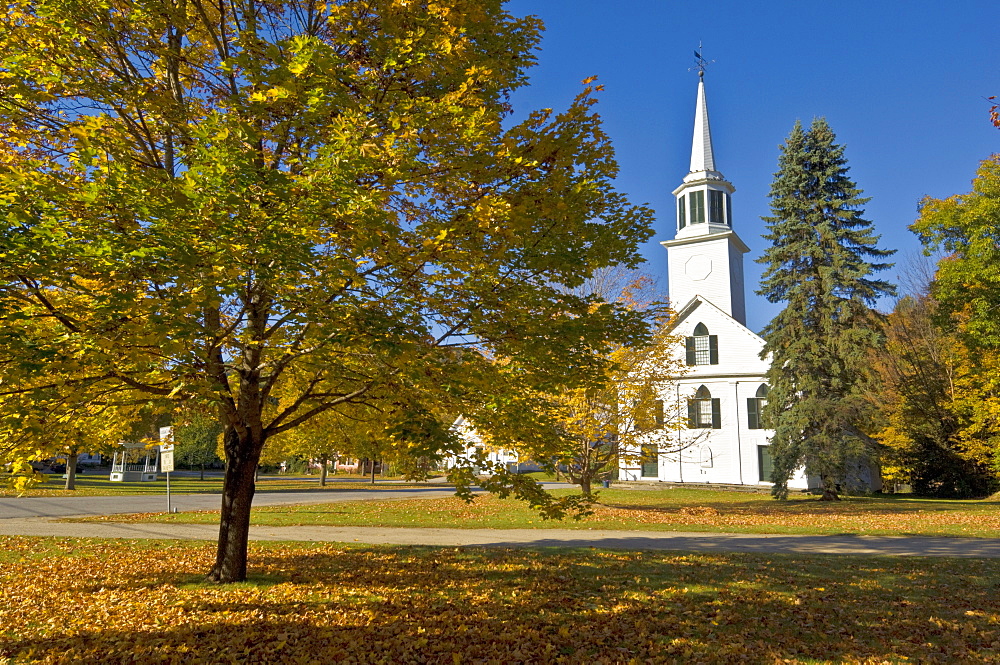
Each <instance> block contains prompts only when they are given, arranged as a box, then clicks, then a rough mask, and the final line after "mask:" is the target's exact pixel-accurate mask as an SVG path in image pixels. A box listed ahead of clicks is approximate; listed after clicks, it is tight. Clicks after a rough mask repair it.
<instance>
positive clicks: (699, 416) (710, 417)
mask: <svg viewBox="0 0 1000 665" xmlns="http://www.w3.org/2000/svg"><path fill="white" fill-rule="evenodd" d="M688 427H689V428H691V429H700V428H709V427H710V428H712V429H720V428H721V427H722V412H721V407H720V401H719V399H718V398H713V397H712V393H711V391H709V389H708V388H706V387H705V386H701V387H700V388H698V390H697V391H696V392H695V394H694V399H689V400H688Z"/></svg>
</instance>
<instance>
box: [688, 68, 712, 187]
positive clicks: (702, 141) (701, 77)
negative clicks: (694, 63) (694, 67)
mask: <svg viewBox="0 0 1000 665" xmlns="http://www.w3.org/2000/svg"><path fill="white" fill-rule="evenodd" d="M705 171H713V172H714V171H715V153H714V152H713V151H712V130H711V127H710V126H709V124H708V102H706V101H705V71H704V70H701V71H699V72H698V103H697V106H696V108H695V112H694V138H693V139H692V141H691V173H703V172H705Z"/></svg>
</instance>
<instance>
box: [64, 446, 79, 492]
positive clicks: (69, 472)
mask: <svg viewBox="0 0 1000 665" xmlns="http://www.w3.org/2000/svg"><path fill="white" fill-rule="evenodd" d="M76 457H77V454H76V453H70V454H68V455H66V488H65V489H68V490H75V489H76Z"/></svg>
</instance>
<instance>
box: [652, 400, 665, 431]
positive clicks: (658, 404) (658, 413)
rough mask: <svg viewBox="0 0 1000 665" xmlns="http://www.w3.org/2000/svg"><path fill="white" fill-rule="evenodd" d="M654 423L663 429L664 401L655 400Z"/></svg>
mask: <svg viewBox="0 0 1000 665" xmlns="http://www.w3.org/2000/svg"><path fill="white" fill-rule="evenodd" d="M653 422H654V423H656V426H657V427H663V423H664V418H663V400H662V399H658V400H653Z"/></svg>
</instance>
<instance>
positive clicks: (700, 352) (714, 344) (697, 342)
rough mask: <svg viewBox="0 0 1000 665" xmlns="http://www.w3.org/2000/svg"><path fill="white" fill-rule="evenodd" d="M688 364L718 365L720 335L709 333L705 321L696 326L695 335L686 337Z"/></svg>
mask: <svg viewBox="0 0 1000 665" xmlns="http://www.w3.org/2000/svg"><path fill="white" fill-rule="evenodd" d="M685 344H686V347H687V348H686V351H687V364H688V365H718V364H719V336H718V335H709V334H708V328H706V327H705V324H704V323H699V324H698V325H696V326H695V327H694V335H692V336H691V337H688V338H686V340H685Z"/></svg>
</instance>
